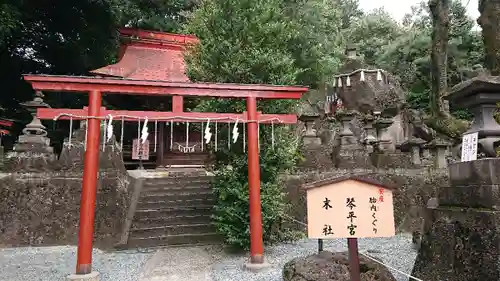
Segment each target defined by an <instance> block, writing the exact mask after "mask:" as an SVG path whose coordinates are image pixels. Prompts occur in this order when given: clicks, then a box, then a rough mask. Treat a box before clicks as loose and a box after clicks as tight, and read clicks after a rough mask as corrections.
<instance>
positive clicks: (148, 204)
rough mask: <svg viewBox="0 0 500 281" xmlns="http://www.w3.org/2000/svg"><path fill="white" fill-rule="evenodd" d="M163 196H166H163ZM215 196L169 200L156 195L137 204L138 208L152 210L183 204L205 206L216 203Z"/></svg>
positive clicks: (181, 205)
mask: <svg viewBox="0 0 500 281" xmlns="http://www.w3.org/2000/svg"><path fill="white" fill-rule="evenodd" d="M161 198H164V196H162V197H161ZM215 201H216V200H215V197H213V196H212V197H211V198H191V197H186V198H182V197H181V198H178V199H172V198H170V199H169V200H162V199H158V198H156V197H150V198H149V199H148V201H144V200H143V199H141V200H140V201H139V203H138V204H137V210H151V209H161V208H163V207H167V208H168V207H183V206H204V205H214V204H215Z"/></svg>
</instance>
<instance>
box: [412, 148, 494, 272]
mask: <svg viewBox="0 0 500 281" xmlns="http://www.w3.org/2000/svg"><path fill="white" fill-rule="evenodd" d="M449 173H450V182H451V186H450V187H442V188H440V191H439V195H438V206H434V207H433V208H428V209H427V215H426V219H425V223H424V228H423V237H422V241H421V247H420V250H419V253H418V256H417V260H416V261H415V265H414V268H413V272H412V275H413V276H415V277H418V278H420V279H422V280H458V281H461V280H463V281H476V280H477V281H485V280H499V279H500V268H499V266H498V261H499V256H500V243H499V241H500V210H499V209H500V194H499V193H498V186H499V185H500V158H485V159H481V160H476V161H471V162H459V163H454V164H451V165H450V166H449Z"/></svg>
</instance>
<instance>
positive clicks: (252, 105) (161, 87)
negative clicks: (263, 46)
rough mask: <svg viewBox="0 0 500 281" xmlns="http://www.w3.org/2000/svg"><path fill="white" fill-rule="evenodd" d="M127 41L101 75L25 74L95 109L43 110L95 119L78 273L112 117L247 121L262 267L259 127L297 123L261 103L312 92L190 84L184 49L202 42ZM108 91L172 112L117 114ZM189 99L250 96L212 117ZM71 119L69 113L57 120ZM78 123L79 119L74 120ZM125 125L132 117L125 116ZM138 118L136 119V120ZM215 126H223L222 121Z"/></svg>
mask: <svg viewBox="0 0 500 281" xmlns="http://www.w3.org/2000/svg"><path fill="white" fill-rule="evenodd" d="M119 32H120V34H121V36H122V37H124V38H126V40H125V41H124V42H125V43H124V44H122V46H121V47H120V52H119V61H118V62H117V63H116V64H113V65H108V66H105V67H103V68H100V69H97V70H93V71H91V73H93V74H96V75H100V76H103V77H73V76H50V75H24V79H25V80H26V81H27V82H29V83H31V85H32V87H33V89H34V90H37V91H56V92H79V93H88V94H89V106H88V108H84V109H39V110H38V112H37V116H38V118H40V119H54V118H55V117H57V116H59V115H60V114H72V115H79V116H89V117H90V118H88V126H87V130H88V131H87V133H88V137H87V150H86V152H85V159H84V174H83V184H82V198H81V206H80V229H79V239H78V258H77V267H76V273H77V274H87V273H90V272H91V270H92V239H93V232H94V209H95V199H96V186H97V172H98V169H99V168H98V164H99V161H98V159H99V143H100V120H101V119H104V118H106V117H107V116H108V114H111V115H112V116H113V115H114V116H117V115H118V116H123V115H126V116H131V117H136V118H141V119H145V117H151V118H149V119H153V120H155V119H157V120H158V118H165V119H168V120H169V121H171V120H172V119H171V118H173V117H179V116H180V117H182V118H179V119H178V120H175V119H174V120H173V121H181V122H182V121H186V120H187V119H190V118H191V119H198V118H200V119H202V118H205V119H226V118H227V120H228V121H227V122H230V121H232V120H235V119H238V121H239V122H245V123H248V125H247V126H246V127H247V132H248V133H247V141H248V145H247V149H248V174H249V175H252V176H250V177H249V179H248V182H249V195H250V196H249V200H250V241H251V242H250V243H251V246H250V254H251V257H250V262H251V264H262V263H263V262H264V257H263V250H264V249H263V242H262V216H261V204H260V168H259V167H260V166H259V148H258V123H259V122H262V123H266V121H267V122H269V120H272V119H279V120H280V121H281V123H288V124H292V123H296V122H297V117H296V116H295V115H290V114H260V113H259V112H257V100H258V99H300V98H301V96H302V94H304V93H305V92H307V91H308V88H306V87H298V86H293V87H288V86H273V85H241V84H215V83H192V82H191V81H190V80H189V78H188V77H187V76H186V74H185V65H184V57H183V55H184V54H183V52H184V50H185V47H186V46H188V45H192V44H197V43H199V40H198V38H196V37H195V36H192V35H181V34H170V33H163V32H155V31H145V30H136V29H130V28H122V29H120V30H119ZM102 94H126V95H146V96H165V97H167V96H171V97H172V112H152V111H121V110H118V111H114V110H106V109H104V108H102V107H101V103H102ZM184 96H197V97H219V98H245V99H246V102H247V108H246V112H245V113H242V114H236V113H209V112H184V109H183V107H184V100H183V97H184ZM59 117H60V118H61V119H68V116H59ZM74 119H78V118H74ZM125 120H129V119H127V118H125ZM134 120H137V119H134ZM217 122H224V120H220V121H217Z"/></svg>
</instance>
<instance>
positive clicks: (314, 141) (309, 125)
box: [298, 104, 321, 146]
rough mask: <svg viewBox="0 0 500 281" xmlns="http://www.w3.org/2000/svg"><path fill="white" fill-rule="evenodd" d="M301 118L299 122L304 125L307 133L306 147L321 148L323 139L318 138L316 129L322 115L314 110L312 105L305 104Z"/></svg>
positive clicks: (305, 135) (305, 136) (305, 133)
mask: <svg viewBox="0 0 500 281" xmlns="http://www.w3.org/2000/svg"><path fill="white" fill-rule="evenodd" d="M300 111H301V113H300V116H299V118H298V119H299V120H300V121H301V122H303V123H304V127H305V132H304V135H303V138H302V139H303V141H304V145H306V146H320V145H321V139H320V138H319V137H318V134H317V131H316V129H315V128H314V127H315V123H316V121H318V120H319V118H320V115H319V113H318V112H317V111H315V110H314V109H313V107H312V106H311V105H310V104H303V105H302V107H301V109H300Z"/></svg>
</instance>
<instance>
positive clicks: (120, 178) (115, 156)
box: [0, 132, 130, 248]
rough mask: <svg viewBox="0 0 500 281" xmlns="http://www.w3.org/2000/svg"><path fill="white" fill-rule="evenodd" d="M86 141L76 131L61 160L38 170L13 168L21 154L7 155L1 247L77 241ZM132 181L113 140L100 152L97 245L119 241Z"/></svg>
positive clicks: (1, 186) (0, 191)
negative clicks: (84, 142)
mask: <svg viewBox="0 0 500 281" xmlns="http://www.w3.org/2000/svg"><path fill="white" fill-rule="evenodd" d="M83 139H84V136H82V135H81V132H75V135H74V139H73V140H72V143H71V144H70V145H69V144H68V142H67V141H66V143H65V144H64V149H63V152H62V154H61V156H60V157H59V159H56V160H53V161H51V162H50V163H49V162H48V163H47V165H45V166H44V167H40V169H35V170H34V171H26V170H23V169H19V170H16V169H13V167H14V166H15V165H14V164H15V163H18V162H19V161H18V159H17V158H19V157H22V155H21V154H20V155H17V154H16V153H15V152H11V153H10V154H9V155H8V157H7V158H8V162H7V163H6V167H5V169H4V173H3V174H2V173H0V246H27V245H68V244H70V245H75V244H77V239H78V228H79V226H78V224H79V217H80V213H79V210H80V199H81V190H82V178H83V165H80V164H82V163H83V155H84V144H83V141H82V140H83ZM23 155H24V154H23ZM23 161H29V159H24V160H23ZM31 166H32V167H33V165H31ZM129 182H130V177H129V176H128V174H127V172H126V170H125V166H124V164H123V160H122V158H121V151H120V149H119V146H118V145H117V144H116V142H115V141H114V140H112V141H111V142H110V143H109V144H107V145H106V146H105V150H104V151H101V152H100V170H99V178H98V186H97V197H96V214H95V231H94V233H95V234H94V235H95V236H94V241H95V245H96V246H97V247H100V248H109V247H112V246H114V245H115V244H116V243H118V241H119V239H120V235H121V232H122V227H123V223H124V221H125V218H126V215H127V209H128V206H129V204H130V191H129V190H128V188H129V185H130V184H129Z"/></svg>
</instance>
